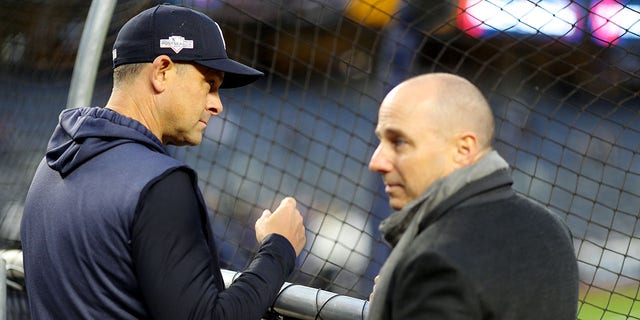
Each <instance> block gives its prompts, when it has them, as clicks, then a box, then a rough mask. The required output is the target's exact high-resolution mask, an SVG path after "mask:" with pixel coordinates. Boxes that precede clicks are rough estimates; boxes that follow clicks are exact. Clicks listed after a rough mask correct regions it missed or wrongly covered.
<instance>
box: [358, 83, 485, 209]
mask: <svg viewBox="0 0 640 320" xmlns="http://www.w3.org/2000/svg"><path fill="white" fill-rule="evenodd" d="M493 130H494V123H493V114H492V112H491V109H490V107H489V105H488V103H487V101H486V100H485V98H484V97H483V95H482V93H481V92H480V91H479V90H478V89H477V88H476V87H475V86H474V85H473V84H471V83H470V82H469V81H467V80H465V79H464V78H461V77H459V76H456V75H452V74H445V73H432V74H426V75H422V76H418V77H415V78H411V79H409V80H407V81H405V82H402V83H401V84H399V85H398V86H396V87H395V88H394V89H393V90H391V92H389V94H388V95H387V96H386V97H385V99H384V100H383V101H382V104H381V105H380V110H379V112H378V124H377V126H376V135H377V136H378V137H379V138H380V144H379V145H378V147H377V148H376V150H375V152H374V154H373V155H372V157H371V161H370V162H369V169H370V170H372V171H374V172H378V173H380V174H381V175H382V176H383V180H384V182H385V185H386V188H385V191H386V192H387V194H388V195H389V198H390V203H391V206H392V207H393V208H395V209H400V208H402V207H403V206H404V205H405V204H407V203H408V202H410V201H412V200H413V199H415V198H417V197H418V196H419V195H420V194H422V192H424V191H425V190H426V189H427V188H428V187H429V186H430V185H431V184H433V182H435V181H436V180H438V179H441V178H443V177H445V176H448V175H449V174H451V173H452V172H453V171H455V170H457V169H459V168H462V167H465V166H468V165H470V164H473V163H475V162H476V161H478V160H479V159H481V158H482V157H483V156H484V155H485V154H487V153H489V152H490V151H491V149H492V147H491V142H492V139H493Z"/></svg>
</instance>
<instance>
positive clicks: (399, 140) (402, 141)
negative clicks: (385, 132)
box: [393, 138, 407, 147]
mask: <svg viewBox="0 0 640 320" xmlns="http://www.w3.org/2000/svg"><path fill="white" fill-rule="evenodd" d="M406 142H407V141H406V140H404V139H403V138H396V139H395V140H394V141H393V144H395V145H396V147H399V146H402V145H404V144H405V143H406Z"/></svg>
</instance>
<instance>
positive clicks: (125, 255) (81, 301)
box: [21, 108, 295, 319]
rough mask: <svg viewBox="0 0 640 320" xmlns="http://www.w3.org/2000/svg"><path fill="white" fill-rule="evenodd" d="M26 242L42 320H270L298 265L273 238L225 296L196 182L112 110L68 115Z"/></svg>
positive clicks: (38, 181) (35, 197)
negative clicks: (269, 312) (265, 317)
mask: <svg viewBox="0 0 640 320" xmlns="http://www.w3.org/2000/svg"><path fill="white" fill-rule="evenodd" d="M21 240H22V247H23V254H24V267H25V281H26V289H27V295H28V299H29V305H30V311H31V317H32V318H33V319H149V318H153V319H259V318H260V316H261V315H262V314H264V312H265V311H266V310H267V308H268V307H269V306H270V305H271V304H272V302H273V300H274V299H275V297H276V295H277V294H278V292H279V289H280V288H281V286H282V284H283V283H284V280H285V278H286V277H287V276H288V275H289V273H290V272H291V271H292V270H293V267H294V262H295V252H294V250H293V247H292V246H291V244H289V242H288V241H287V240H286V239H285V238H284V237H281V236H279V235H270V236H268V237H267V238H266V239H265V240H264V241H263V243H262V244H261V246H260V248H259V250H258V252H257V253H256V255H255V257H254V259H253V260H252V261H251V264H250V266H249V268H248V269H247V270H244V272H243V274H242V276H241V277H239V278H238V279H237V280H235V282H234V283H233V284H232V285H231V286H230V287H229V288H228V289H226V290H225V289H224V283H223V279H222V275H221V272H220V268H219V263H218V258H217V253H216V249H215V244H214V238H213V235H212V232H211V227H210V224H209V219H208V216H207V211H206V206H205V203H204V201H203V199H202V196H201V194H200V191H199V189H198V187H197V178H196V175H195V172H194V171H193V170H191V169H190V168H188V167H187V166H186V165H184V164H183V163H181V162H180V161H178V160H176V159H174V158H172V157H171V156H169V154H168V153H167V151H166V149H165V147H164V146H163V145H162V143H161V142H160V141H159V140H158V139H157V138H156V137H155V136H154V135H153V134H152V133H151V132H150V131H149V130H147V129H146V128H145V127H144V126H143V125H142V124H140V123H139V122H137V121H135V120H133V119H130V118H127V117H125V116H122V115H120V114H118V113H116V112H114V111H112V110H109V109H104V108H78V109H68V110H65V111H63V112H62V113H61V114H60V120H59V124H58V126H57V127H56V129H55V130H54V133H53V135H52V137H51V140H50V142H49V146H48V148H47V152H46V156H45V158H44V159H43V161H42V162H41V163H40V165H39V167H38V169H37V171H36V174H35V176H34V178H33V181H32V184H31V187H30V189H29V192H28V194H27V199H26V203H25V209H24V214H23V219H22V226H21Z"/></svg>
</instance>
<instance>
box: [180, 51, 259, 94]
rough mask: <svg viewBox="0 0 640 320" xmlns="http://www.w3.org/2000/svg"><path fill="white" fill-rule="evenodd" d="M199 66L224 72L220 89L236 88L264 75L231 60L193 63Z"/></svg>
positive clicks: (197, 61)
mask: <svg viewBox="0 0 640 320" xmlns="http://www.w3.org/2000/svg"><path fill="white" fill-rule="evenodd" d="M193 62H195V63H197V64H199V65H202V66H205V67H207V68H211V69H214V70H219V71H223V72H224V80H222V85H221V86H220V88H237V87H242V86H246V85H248V84H251V83H253V82H254V81H256V80H258V79H259V78H260V77H262V76H263V75H264V73H262V72H260V71H258V70H256V69H254V68H251V67H249V66H246V65H244V64H242V63H239V62H237V61H234V60H231V59H228V58H226V59H213V60H196V61H193Z"/></svg>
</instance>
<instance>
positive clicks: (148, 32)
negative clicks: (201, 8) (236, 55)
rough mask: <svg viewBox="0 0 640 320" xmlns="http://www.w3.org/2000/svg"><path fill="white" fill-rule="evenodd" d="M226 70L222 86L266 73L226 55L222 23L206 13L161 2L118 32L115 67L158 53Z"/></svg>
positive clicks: (245, 82)
mask: <svg viewBox="0 0 640 320" xmlns="http://www.w3.org/2000/svg"><path fill="white" fill-rule="evenodd" d="M163 54H164V55H167V56H169V57H170V58H171V59H172V60H174V61H177V62H194V63H197V64H199V65H202V66H205V67H207V68H211V69H215V70H219V71H223V72H224V73H225V75H224V80H223V81H222V85H221V86H220V87H221V88H236V87H241V86H244V85H248V84H250V83H252V82H254V81H256V80H257V79H258V78H260V77H261V76H263V75H264V74H263V73H262V72H260V71H258V70H256V69H253V68H251V67H248V66H246V65H244V64H242V63H239V62H237V61H234V60H231V59H229V57H228V56H227V50H226V45H225V42H224V36H223V35H222V30H220V26H218V24H217V23H216V22H215V21H213V20H212V19H211V18H209V17H208V16H207V15H205V14H204V13H201V12H198V11H195V10H193V9H190V8H186V7H180V6H175V5H167V4H162V5H158V6H155V7H153V8H149V9H147V10H145V11H142V12H141V13H139V14H138V15H136V16H135V17H133V18H131V20H129V21H127V23H125V25H124V26H123V27H122V29H120V32H118V37H117V38H116V41H115V43H114V45H113V68H116V67H118V66H120V65H123V64H129V63H141V62H151V61H153V60H154V59H155V58H156V57H157V56H159V55H163Z"/></svg>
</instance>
